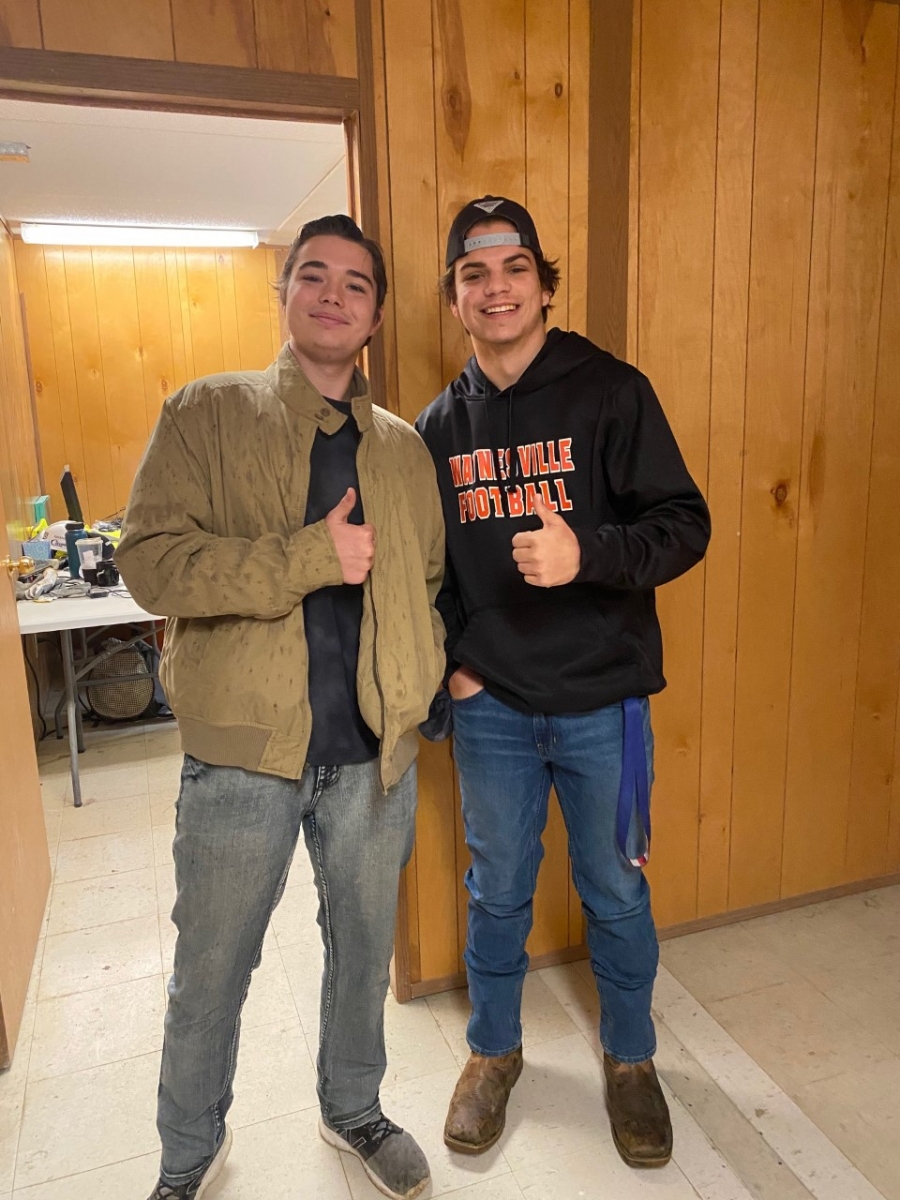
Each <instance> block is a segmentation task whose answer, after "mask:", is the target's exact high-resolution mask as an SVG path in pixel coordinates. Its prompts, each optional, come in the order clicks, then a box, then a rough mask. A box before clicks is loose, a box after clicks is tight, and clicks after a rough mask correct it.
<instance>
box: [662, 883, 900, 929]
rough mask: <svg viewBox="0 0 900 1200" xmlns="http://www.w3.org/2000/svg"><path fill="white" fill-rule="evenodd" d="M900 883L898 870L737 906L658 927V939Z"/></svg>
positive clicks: (731, 923) (713, 927) (838, 898)
mask: <svg viewBox="0 0 900 1200" xmlns="http://www.w3.org/2000/svg"><path fill="white" fill-rule="evenodd" d="M898 883H900V871H893V872H892V873H891V874H890V875H878V876H876V877H875V878H874V879H857V880H854V881H853V882H852V883H841V884H838V886H837V887H831V888H823V889H822V890H821V891H819V892H804V893H803V894H802V895H800V896H786V897H782V898H781V899H779V900H770V901H768V903H766V904H754V905H751V907H750V908H737V909H734V911H733V912H725V913H717V914H716V915H715V916H712V917H697V918H696V919H695V920H693V921H681V922H680V923H679V924H677V925H667V926H666V928H665V929H660V930H659V931H658V932H659V938H660V941H666V940H668V939H669V938H676V937H685V936H686V935H687V934H689V933H702V932H703V930H704V929H718V928H719V927H720V926H722V925H736V924H737V923H738V922H740V921H752V920H753V918H754V917H769V916H771V915H772V914H773V913H780V912H789V911H790V910H791V909H792V908H806V907H807V905H810V904H820V903H821V902H822V901H823V900H840V898H841V897H842V896H854V895H856V894H857V893H858V892H871V891H874V890H875V889H876V888H883V887H893V886H894V885H895V884H898Z"/></svg>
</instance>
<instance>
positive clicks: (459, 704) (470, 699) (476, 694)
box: [450, 688, 485, 708]
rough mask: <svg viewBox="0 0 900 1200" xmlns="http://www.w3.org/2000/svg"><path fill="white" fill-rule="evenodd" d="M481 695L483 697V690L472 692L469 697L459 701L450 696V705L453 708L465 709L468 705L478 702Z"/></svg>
mask: <svg viewBox="0 0 900 1200" xmlns="http://www.w3.org/2000/svg"><path fill="white" fill-rule="evenodd" d="M483 695H485V689H484V688H480V689H479V690H478V691H477V692H473V693H472V695H471V696H463V698H462V699H461V700H456V699H454V697H453V696H451V697H450V703H451V704H452V705H453V707H454V708H465V707H466V706H467V705H469V704H474V703H475V701H476V700H480V699H481V697H482V696H483Z"/></svg>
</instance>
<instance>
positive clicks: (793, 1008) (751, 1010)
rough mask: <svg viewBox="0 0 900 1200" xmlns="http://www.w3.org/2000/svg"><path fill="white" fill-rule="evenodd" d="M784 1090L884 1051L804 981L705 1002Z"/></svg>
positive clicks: (867, 1060)
mask: <svg viewBox="0 0 900 1200" xmlns="http://www.w3.org/2000/svg"><path fill="white" fill-rule="evenodd" d="M706 1007H707V1008H708V1010H709V1012H710V1013H711V1014H712V1016H713V1017H714V1018H715V1019H716V1020H717V1021H718V1022H719V1024H720V1025H722V1026H723V1028H724V1029H726V1030H727V1031H728V1033H730V1034H731V1036H732V1037H733V1038H734V1039H735V1040H736V1041H737V1042H738V1043H739V1044H740V1045H741V1046H743V1048H744V1049H745V1050H746V1051H747V1052H748V1054H750V1055H751V1056H752V1057H753V1058H754V1059H755V1060H756V1062H758V1063H759V1064H760V1066H761V1067H762V1068H763V1070H765V1071H766V1072H767V1073H768V1074H769V1075H771V1077H772V1078H773V1079H774V1080H775V1081H776V1082H777V1083H778V1084H779V1085H780V1086H781V1087H783V1088H785V1090H786V1091H788V1092H789V1093H791V1094H793V1093H794V1092H795V1091H796V1089H797V1088H799V1087H803V1086H804V1084H807V1083H812V1082H814V1081H815V1080H817V1079H827V1078H828V1077H829V1076H830V1075H838V1074H840V1073H841V1072H843V1071H846V1070H850V1069H852V1068H853V1067H856V1066H860V1065H868V1066H873V1065H874V1064H875V1063H877V1062H881V1061H883V1060H884V1059H885V1058H886V1057H888V1055H889V1051H887V1050H886V1049H885V1048H884V1046H883V1045H881V1044H880V1043H878V1042H877V1041H876V1040H875V1038H873V1037H872V1036H871V1035H868V1034H867V1033H866V1032H865V1031H864V1030H861V1029H860V1028H859V1026H858V1025H857V1023H856V1022H855V1021H854V1020H853V1019H852V1018H850V1017H848V1016H847V1015H846V1013H843V1012H841V1010H840V1009H839V1008H838V1007H837V1005H835V1004H834V1003H832V1001H831V1000H829V999H828V998H827V996H824V995H822V993H821V992H820V991H818V989H817V988H814V987H813V986H812V984H809V983H806V982H805V981H804V980H798V981H796V982H791V983H782V984H776V985H775V986H774V987H769V988H764V989H762V990H761V991H758V992H746V993H744V994H743V995H740V996H733V997H731V998H730V999H728V1000H719V1001H716V1002H715V1003H713V1004H709V1005H707V1006H706Z"/></svg>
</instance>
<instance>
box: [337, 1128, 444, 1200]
mask: <svg viewBox="0 0 900 1200" xmlns="http://www.w3.org/2000/svg"><path fill="white" fill-rule="evenodd" d="M319 1133H320V1134H321V1136H322V1137H323V1138H324V1139H325V1141H326V1142H328V1144H329V1146H335V1147H336V1148H337V1149H338V1150H343V1151H345V1152H347V1153H348V1154H355V1155H356V1157H357V1158H358V1159H359V1161H360V1162H361V1163H362V1165H363V1170H364V1171H365V1173H366V1174H367V1175H368V1177H369V1179H371V1181H372V1183H374V1185H375V1186H376V1187H377V1188H378V1190H379V1191H380V1192H384V1194H385V1196H391V1197H392V1200H414V1197H416V1196H421V1194H422V1193H423V1192H424V1191H425V1188H426V1187H427V1186H428V1184H429V1183H430V1182H431V1172H430V1171H429V1170H428V1163H427V1161H426V1159H425V1155H424V1154H423V1153H422V1151H421V1150H420V1149H419V1146H418V1144H417V1143H416V1140H415V1138H414V1137H413V1136H412V1134H409V1133H406V1132H404V1130H402V1129H401V1128H400V1126H399V1125H395V1124H394V1123H393V1121H389V1120H388V1119H387V1117H384V1116H381V1117H375V1118H374V1119H373V1120H371V1121H368V1122H366V1124H365V1125H357V1126H355V1128H353V1129H332V1128H331V1126H330V1125H326V1124H325V1122H324V1120H320V1121H319Z"/></svg>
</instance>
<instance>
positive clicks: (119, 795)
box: [63, 759, 149, 837]
mask: <svg viewBox="0 0 900 1200" xmlns="http://www.w3.org/2000/svg"><path fill="white" fill-rule="evenodd" d="M80 778H81V799H82V803H83V805H84V808H83V809H76V808H75V807H74V806H67V807H66V810H65V811H66V812H67V813H74V814H75V815H78V814H79V813H82V812H84V811H86V810H87V809H88V808H91V807H92V806H93V805H95V804H104V803H106V802H109V801H116V800H124V799H129V798H131V797H134V796H143V797H146V796H147V771H146V767H145V766H144V763H143V762H142V761H141V760H140V759H137V760H136V761H134V762H125V763H109V764H108V765H104V766H96V767H82V768H81V770H80ZM148 812H149V807H148ZM125 828H126V829H129V828H134V826H133V825H128V826H125ZM97 832H98V833H114V832H116V830H114V829H107V830H103V829H98V830H97ZM74 836H78V835H74ZM82 836H84V835H82ZM63 837H66V829H65V827H64V828H63Z"/></svg>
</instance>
